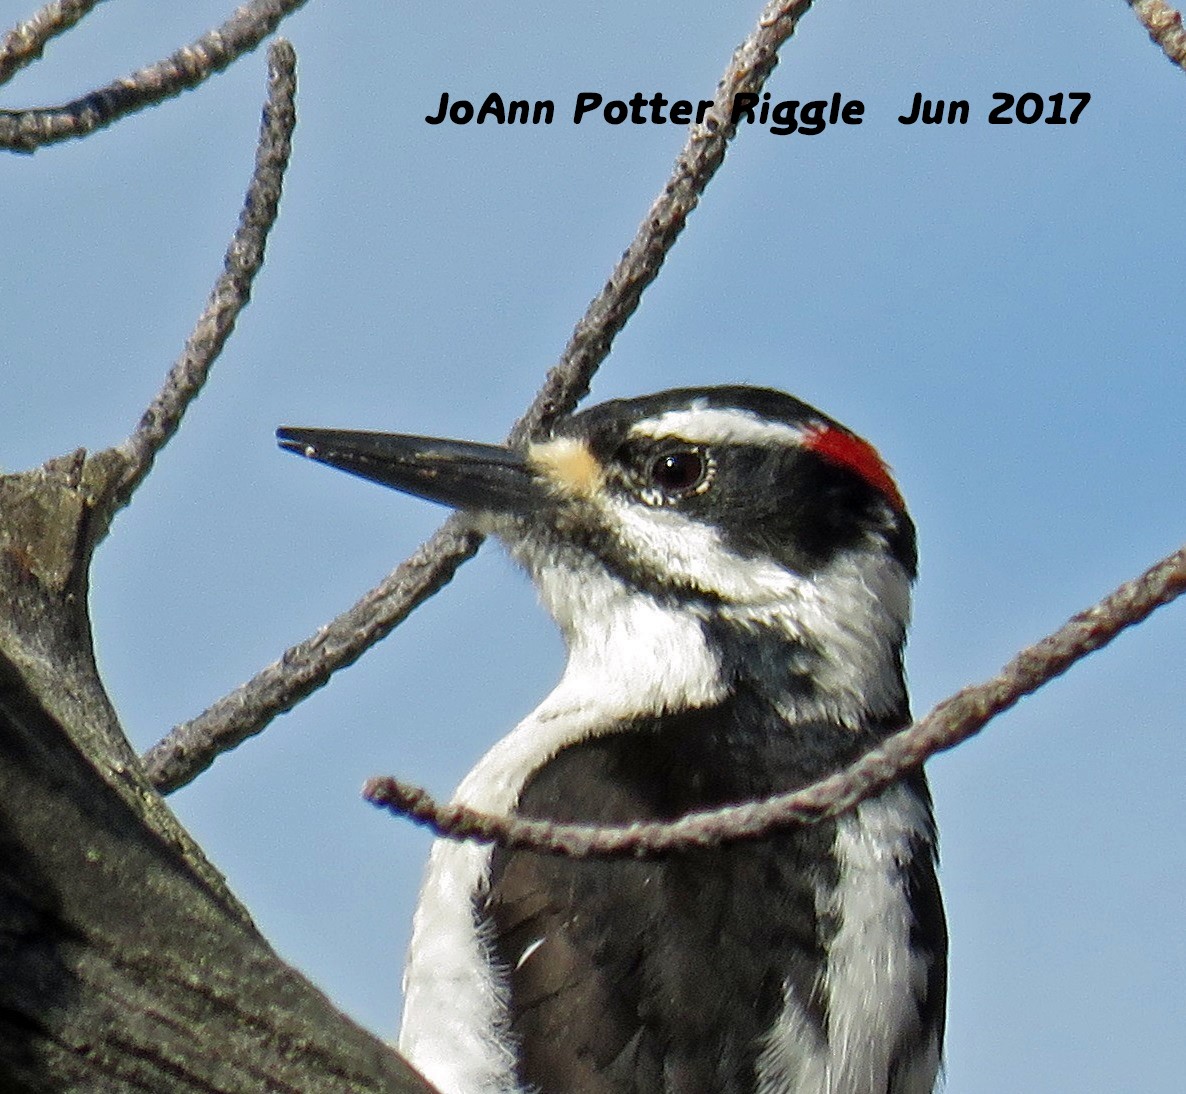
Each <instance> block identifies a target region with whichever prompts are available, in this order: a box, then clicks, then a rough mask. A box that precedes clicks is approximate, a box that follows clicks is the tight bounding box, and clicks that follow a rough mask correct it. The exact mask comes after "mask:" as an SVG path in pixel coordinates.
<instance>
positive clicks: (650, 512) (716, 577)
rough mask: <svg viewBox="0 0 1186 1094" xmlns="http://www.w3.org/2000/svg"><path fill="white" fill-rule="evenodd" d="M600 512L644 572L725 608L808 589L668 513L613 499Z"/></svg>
mask: <svg viewBox="0 0 1186 1094" xmlns="http://www.w3.org/2000/svg"><path fill="white" fill-rule="evenodd" d="M602 511H603V513H604V514H605V516H606V519H607V520H608V521H609V522H611V523H612V524H613V525H614V526H616V530H617V532H618V539H619V540H620V542H622V543H627V544H629V545H630V547H631V548H632V549H633V550H634V552H635V554H636V555H637V556H638V558H639V561H640V563H641V564H642V565H643V566H645V567H646V568H647V569H648V570H651V571H652V572H654V573H656V574H662V575H664V576H665V577H670V578H672V579H674V580H676V581H679V582H682V583H684V584H687V585H690V586H691V587H692V588H695V589H701V590H703V591H705V592H709V591H711V592H712V593H714V594H717V595H719V596H720V597H721V598H722V599H723V600H725V601H727V602H732V603H740V604H766V603H770V602H772V601H778V600H782V599H785V598H786V597H788V596H790V595H792V594H794V593H795V592H796V591H797V590H799V589H801V588H803V587H804V586H806V585H808V583H807V582H805V581H804V579H803V578H801V577H799V576H797V575H795V574H792V573H791V572H790V571H788V570H786V569H784V568H783V567H782V566H779V565H778V564H777V563H775V562H774V561H773V560H767V559H760V558H747V557H745V556H744V555H739V554H737V553H736V552H735V551H732V550H730V548H729V547H727V546H726V545H725V542H724V540H723V539H722V538H721V535H720V533H719V532H718V531H717V530H716V529H715V528H713V527H711V526H710V525H707V524H704V523H703V522H702V521H698V520H693V519H691V518H689V517H686V516H684V515H683V514H682V513H679V512H676V511H674V510H671V509H642V508H640V507H639V506H637V505H634V504H632V503H631V502H630V501H628V500H624V499H616V498H615V499H609V500H607V502H606V504H605V505H604V506H603V507H602Z"/></svg>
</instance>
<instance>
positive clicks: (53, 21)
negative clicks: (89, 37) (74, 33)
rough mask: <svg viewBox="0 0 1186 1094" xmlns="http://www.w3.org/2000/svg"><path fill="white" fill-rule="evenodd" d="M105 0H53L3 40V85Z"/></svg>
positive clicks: (0, 69) (0, 45) (0, 51)
mask: <svg viewBox="0 0 1186 1094" xmlns="http://www.w3.org/2000/svg"><path fill="white" fill-rule="evenodd" d="M100 3H102V0H51V3H48V4H46V5H45V7H43V8H42V9H41V10H40V11H39V12H37V13H36V14H34V15H32V16H31V17H30V18H28V19H26V20H25V21H24V22H23V23H18V24H17V25H16V26H15V27H13V28H12V30H10V31H9V32H8V33H7V34H6V35H5V36H4V39H3V40H2V41H0V86H3V85H4V84H6V83H8V81H9V80H11V79H12V78H13V76H15V75H16V74H17V73H18V72H20V70H21V69H22V68H24V67H25V65H28V64H32V62H34V61H36V60H37V59H38V58H39V57H40V56H41V54H42V51H43V50H44V49H45V47H46V44H47V43H48V42H49V41H50V40H51V39H53V38H56V37H57V36H58V35H59V34H63V33H65V32H66V31H68V30H69V29H70V28H71V27H72V26H74V24H75V23H77V22H78V21H79V20H80V19H82V17H83V16H85V15H86V14H87V13H88V12H90V10H91V9H92V8H93V7H95V6H96V5H98V4H100Z"/></svg>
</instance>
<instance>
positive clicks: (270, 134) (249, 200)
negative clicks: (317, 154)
mask: <svg viewBox="0 0 1186 1094" xmlns="http://www.w3.org/2000/svg"><path fill="white" fill-rule="evenodd" d="M295 95H296V53H295V52H294V51H293V48H292V45H291V44H290V43H288V42H287V41H285V40H284V39H282V38H281V39H278V40H277V41H275V42H273V43H272V46H271V48H270V49H269V50H268V98H267V101H266V102H265V104H264V110H263V117H262V119H261V121H260V131H259V141H258V144H257V145H256V152H255V170H254V171H253V172H252V175H251V183H250V185H249V186H248V187H247V196H246V199H245V200H244V202H243V211H242V212H241V213H240V214H239V227H238V228H237V229H236V231H235V234H234V236H233V237H232V238H231V242H230V245H229V246H228V247H227V251H226V257H225V258H224V260H223V272H222V273H221V274H220V275H219V277H218V280H217V281H215V283H214V288H213V289H212V290H211V293H210V298H209V300H208V301H207V304H206V308H205V310H204V311H203V312H202V314H201V316H200V317H199V318H198V322H197V324H196V325H195V327H194V329H193V332H192V333H191V334H190V336H189V339H188V340H187V341H186V343H185V348H184V349H183V350H182V351H181V356H180V357H178V358H177V360H176V361H175V362H174V363H173V367H172V368H171V369H170V370H169V375H168V376H167V377H166V378H165V383H164V386H163V387H162V388H161V390H160V391H159V392H158V393H157V395H156V397H155V398H154V399H153V401H152V403H151V404H150V405H149V407H148V409H147V410H146V411H145V412H144V414H143V415H142V417H141V418H140V423H139V425H137V427H136V429H135V431H134V432H133V433H132V434H131V436H129V437H128V439H127V440H125V441H124V442H123V443H122V444H120V445H119V446H118V447H117V449H116V452H117V454H118V455H119V456H120V457H122V460H123V467H122V470H121V474H120V478H119V481H118V482H117V483H115V484H113V488H112V490H111V493H110V502H109V505H108V512H107V514H105V515H106V516H107V517H108V519H109V518H110V516H111V515H113V514H114V513H115V512H116V511H117V510H118V509H120V508H121V507H122V506H124V505H127V503H128V502H129V501H130V500H131V497H132V494H133V493H134V492H135V490H136V487H137V486H139V485H140V483H141V482H143V481H144V477H145V476H146V475H147V474H148V472H149V470H150V469H151V468H152V463H153V460H154V459H155V458H156V455H157V453H158V452H160V450H161V449H162V448H163V447H164V446H165V445H166V444H167V443H168V441H169V438H170V437H172V436H173V434H174V433H176V432H177V427H178V426H179V425H180V424H181V418H182V416H183V415H184V414H185V411H186V409H187V408H188V407H189V405H190V403H192V402H193V400H194V399H196V398H197V396H198V394H199V393H200V392H201V390H202V386H203V385H204V384H205V382H206V377H207V376H208V375H209V374H210V368H211V366H213V364H214V362H215V361H216V360H217V359H218V355H219V354H220V353H221V352H222V347H223V346H224V345H225V344H226V340H227V338H229V337H230V334H231V331H233V330H234V328H235V322H236V320H237V319H238V318H239V313H240V312H241V311H242V310H243V308H244V307H246V305H247V302H248V300H249V299H250V298H251V284H252V281H253V280H254V279H255V275H256V274H257V273H258V272H259V270H260V267H261V266H262V265H263V262H264V247H265V245H266V243H267V239H268V233H269V232H270V231H271V229H272V225H273V224H275V223H276V215H277V213H278V211H279V207H280V193H281V189H282V186H283V182H284V171H285V168H286V167H287V166H288V159H289V155H290V153H291V152H292V132H293V129H294V127H295V126H296V108H295Z"/></svg>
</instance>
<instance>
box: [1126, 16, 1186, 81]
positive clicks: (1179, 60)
mask: <svg viewBox="0 0 1186 1094" xmlns="http://www.w3.org/2000/svg"><path fill="white" fill-rule="evenodd" d="M1128 6H1129V7H1130V8H1132V10H1133V11H1134V12H1135V13H1136V17H1137V18H1138V19H1139V20H1140V21H1141V23H1142V25H1143V26H1144V28H1145V29H1146V30H1147V31H1148V32H1149V37H1150V38H1152V39H1153V41H1155V42H1156V43H1157V44H1158V45H1159V46H1161V48H1162V50H1163V51H1164V53H1165V55H1166V56H1167V57H1168V58H1169V59H1170V60H1171V61H1173V62H1174V64H1176V65H1177V66H1178V67H1179V68H1181V69H1184V70H1186V32H1184V31H1183V30H1182V14H1181V12H1179V11H1177V10H1175V9H1174V8H1171V7H1170V6H1169V4H1167V3H1165V2H1164V0H1128Z"/></svg>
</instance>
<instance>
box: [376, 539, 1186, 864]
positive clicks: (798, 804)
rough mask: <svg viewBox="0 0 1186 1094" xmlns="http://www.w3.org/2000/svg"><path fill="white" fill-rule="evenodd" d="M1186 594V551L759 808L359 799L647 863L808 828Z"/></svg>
mask: <svg viewBox="0 0 1186 1094" xmlns="http://www.w3.org/2000/svg"><path fill="white" fill-rule="evenodd" d="M1183 592H1186V547H1182V548H1181V549H1179V550H1178V551H1176V552H1175V553H1174V554H1172V555H1170V556H1169V557H1168V558H1165V559H1162V560H1161V561H1160V562H1158V563H1157V564H1156V565H1154V566H1152V567H1151V568H1150V569H1148V570H1146V571H1145V573H1143V574H1142V575H1141V576H1140V577H1137V578H1134V579H1133V580H1132V581H1128V582H1126V583H1125V584H1123V585H1121V586H1120V587H1119V588H1118V589H1116V590H1115V592H1113V593H1110V594H1109V595H1108V596H1106V597H1104V599H1103V600H1101V601H1100V602H1099V603H1098V604H1095V605H1094V606H1092V607H1090V608H1088V609H1087V610H1086V611H1083V612H1080V613H1079V614H1078V615H1075V616H1073V617H1072V618H1071V619H1070V620H1068V622H1067V623H1065V624H1064V625H1063V626H1062V627H1060V628H1059V629H1058V630H1057V631H1055V632H1054V633H1053V634H1051V635H1050V636H1049V637H1047V638H1044V639H1042V641H1040V642H1038V643H1036V644H1035V645H1033V646H1030V647H1028V648H1027V649H1024V650H1022V651H1021V653H1019V654H1018V655H1017V656H1016V657H1014V658H1013V660H1011V661H1010V662H1009V663H1008V664H1007V665H1006V666H1005V667H1004V668H1003V669H1002V670H1001V672H1000V673H999V674H998V675H996V676H994V677H993V678H992V679H990V680H987V681H985V682H984V683H982V684H977V685H974V686H971V687H967V688H964V689H963V690H962V691H958V692H956V693H955V694H954V695H953V696H951V697H950V698H949V699H945V700H944V701H943V702H941V703H939V705H938V706H936V707H935V708H934V710H932V711H931V712H930V714H928V715H927V716H926V717H925V718H923V719H921V720H920V721H918V722H916V723H915V724H914V725H912V726H910V727H908V728H907V729H904V730H902V731H901V732H899V733H895V734H894V735H893V736H892V737H888V738H887V739H886V740H885V741H883V742H882V743H881V744H880V745H878V746H877V747H876V748H874V749H872V750H870V751H869V752H867V753H865V755H863V756H862V757H860V758H859V759H858V760H856V761H855V762H853V763H852V764H851V765H850V766H848V767H846V768H844V769H843V770H841V771H838V772H836V773H835V774H834V775H830V776H829V777H827V778H826V779H821V780H820V781H819V782H816V783H813V784H812V785H810V786H807V787H804V788H803V789H802V790H796V791H794V792H793V793H789V794H780V795H777V796H775V797H771V798H767V799H765V800H764V801H754V802H745V803H743V804H741V805H735V806H729V807H727V808H724V809H715V810H708V811H705V812H700V813H689V814H687V815H686V816H683V817H680V818H678V819H677V820H674V821H671V822H669V823H662V822H647V823H639V824H631V825H622V826H615V827H609V826H607V827H596V826H593V825H578V824H553V823H550V822H548V821H540V820H528V819H524V818H521V817H499V816H492V815H490V814H488V813H480V812H477V811H476V810H472V809H468V808H467V807H465V806H462V805H456V804H452V805H440V804H438V803H437V802H435V801H433V799H432V798H431V797H430V796H429V795H428V793H427V792H426V791H424V790H422V789H420V788H419V787H416V786H409V785H407V784H404V783H401V782H399V781H398V780H396V779H392V778H377V779H371V780H370V781H369V782H368V783H367V784H366V786H365V787H364V789H363V793H364V795H365V796H366V797H367V798H368V799H369V800H370V801H371V802H373V803H374V804H375V805H380V806H383V807H384V808H387V809H390V810H391V811H392V812H395V813H399V814H403V815H406V816H408V817H410V818H411V819H413V820H415V821H417V822H419V823H421V824H423V825H426V826H427V827H428V828H430V829H432V830H433V831H434V832H435V833H436V834H437V835H439V836H446V837H448V838H450V839H475V840H479V841H482V842H487V843H491V842H493V843H500V844H505V845H506V846H509V847H516V848H531V849H534V850H538V851H547V852H551V853H556V854H563V855H568V856H571V857H588V856H591V855H646V854H656V853H658V852H662V851H675V850H681V849H687V848H693V847H705V846H716V845H718V844H720V843H723V842H726V841H729V840H736V839H746V838H752V837H755V836H760V835H763V834H765V833H767V832H769V831H770V830H771V829H773V828H778V827H783V826H786V825H790V824H813V823H816V822H818V821H821V820H823V819H825V818H827V817H834V816H836V815H837V814H839V813H843V812H844V811H845V810H847V809H851V808H852V807H853V806H854V805H856V804H857V803H858V802H860V801H862V800H863V799H864V798H867V797H869V796H870V795H872V794H875V793H876V792H877V791H879V790H881V789H883V788H884V787H886V786H888V785H889V784H890V783H892V782H894V781H895V780H896V779H898V778H900V777H901V776H902V775H903V774H905V773H906V772H907V771H909V770H910V769H911V768H913V767H917V766H918V765H919V764H921V763H922V762H923V761H924V760H926V759H927V758H928V757H930V756H933V755H934V754H935V753H936V752H941V751H943V750H944V749H948V748H952V747H953V746H955V745H957V744H959V743H960V742H961V741H964V740H966V739H967V738H968V737H971V736H972V735H973V734H975V733H978V732H979V731H980V730H981V729H983V728H984V726H985V725H986V724H987V723H988V722H989V721H990V720H991V719H992V718H994V717H996V715H998V714H1000V713H1001V712H1002V711H1005V710H1008V709H1009V708H1010V707H1012V706H1013V705H1014V704H1016V703H1017V702H1018V701H1019V700H1020V699H1022V698H1023V697H1024V696H1026V695H1029V694H1031V693H1032V692H1034V691H1036V690H1037V689H1038V688H1040V687H1041V686H1042V685H1043V684H1046V683H1048V682H1049V681H1050V680H1052V679H1054V677H1056V676H1059V675H1061V674H1062V673H1064V672H1066V670H1067V669H1069V668H1070V667H1071V666H1072V665H1073V664H1074V663H1075V662H1076V661H1079V660H1080V659H1082V658H1083V657H1086V656H1087V654H1089V653H1092V652H1093V651H1095V650H1098V649H1099V648H1100V647H1101V646H1105V645H1107V644H1108V643H1109V642H1110V641H1111V640H1112V639H1113V638H1115V637H1116V636H1117V635H1118V634H1119V633H1120V632H1121V631H1123V630H1125V629H1126V628H1128V627H1131V626H1133V625H1134V624H1136V623H1139V622H1141V620H1143V619H1145V618H1146V617H1147V616H1148V615H1149V614H1150V613H1152V612H1153V611H1155V610H1156V609H1157V608H1159V607H1161V606H1162V605H1164V604H1168V603H1169V602H1170V601H1171V600H1173V599H1175V598H1176V597H1178V596H1180V595H1181V594H1182V593H1183Z"/></svg>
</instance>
